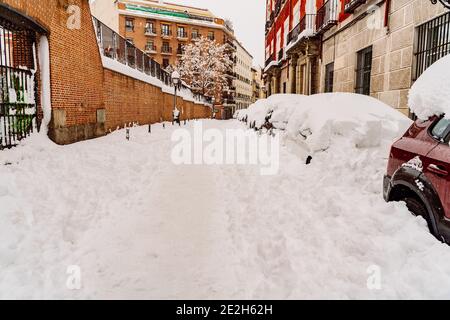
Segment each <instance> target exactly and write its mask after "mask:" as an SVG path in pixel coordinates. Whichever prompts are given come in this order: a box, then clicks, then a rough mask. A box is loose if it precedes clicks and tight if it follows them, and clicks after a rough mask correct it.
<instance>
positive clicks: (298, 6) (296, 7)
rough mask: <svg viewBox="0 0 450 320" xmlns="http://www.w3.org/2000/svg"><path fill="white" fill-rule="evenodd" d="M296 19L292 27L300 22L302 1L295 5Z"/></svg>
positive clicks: (294, 14) (294, 13)
mask: <svg viewBox="0 0 450 320" xmlns="http://www.w3.org/2000/svg"><path fill="white" fill-rule="evenodd" d="M292 14H293V16H294V19H293V21H292V27H294V28H295V27H296V26H297V25H298V24H299V23H300V1H299V2H297V4H296V5H295V6H294V11H293V12H292Z"/></svg>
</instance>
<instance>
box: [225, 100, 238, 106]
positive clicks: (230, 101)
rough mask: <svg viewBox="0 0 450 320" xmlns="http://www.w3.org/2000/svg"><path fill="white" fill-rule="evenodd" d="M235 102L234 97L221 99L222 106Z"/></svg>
mask: <svg viewBox="0 0 450 320" xmlns="http://www.w3.org/2000/svg"><path fill="white" fill-rule="evenodd" d="M235 104H236V100H234V99H224V100H223V105H224V106H232V105H235Z"/></svg>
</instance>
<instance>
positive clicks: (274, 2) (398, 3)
mask: <svg viewBox="0 0 450 320" xmlns="http://www.w3.org/2000/svg"><path fill="white" fill-rule="evenodd" d="M449 27H450V13H448V11H446V10H445V8H444V7H443V6H442V5H441V4H439V3H438V4H436V5H434V4H432V2H431V1H428V0H328V1H322V0H268V1H267V22H266V59H267V60H266V66H265V73H264V76H265V81H266V86H267V89H268V93H269V94H274V93H283V92H286V93H298V94H314V93H320V92H355V93H360V94H365V95H370V96H373V97H375V98H378V99H380V100H381V101H383V102H385V103H387V104H388V105H391V106H392V107H394V108H396V109H398V110H400V111H402V112H403V113H405V114H409V109H408V106H407V97H408V92H409V89H410V88H411V86H412V84H413V82H414V81H415V79H417V77H418V76H420V74H421V73H422V72H423V71H424V70H425V69H426V68H427V67H428V66H430V65H431V64H432V63H433V62H434V61H436V60H437V59H439V58H440V57H442V56H444V55H446V54H448V53H450V50H449V49H450V33H449V32H448V31H447V30H449Z"/></svg>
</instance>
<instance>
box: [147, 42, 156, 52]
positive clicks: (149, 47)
mask: <svg viewBox="0 0 450 320" xmlns="http://www.w3.org/2000/svg"><path fill="white" fill-rule="evenodd" d="M145 50H146V51H156V47H155V43H154V42H153V40H150V41H147V45H146V46H145Z"/></svg>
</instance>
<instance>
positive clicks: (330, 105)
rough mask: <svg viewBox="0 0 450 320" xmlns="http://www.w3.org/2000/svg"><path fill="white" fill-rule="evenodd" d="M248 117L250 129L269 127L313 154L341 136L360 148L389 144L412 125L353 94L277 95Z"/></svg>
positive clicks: (381, 105) (261, 102)
mask: <svg viewBox="0 0 450 320" xmlns="http://www.w3.org/2000/svg"><path fill="white" fill-rule="evenodd" d="M245 115H246V116H247V118H248V121H247V124H248V125H249V126H250V127H256V128H261V127H263V126H264V125H267V123H269V124H270V125H271V126H273V127H274V128H277V129H282V130H285V131H286V136H287V137H288V138H291V139H294V140H298V141H300V142H302V143H303V144H304V145H305V146H306V148H307V149H308V150H309V151H310V152H317V151H321V150H326V149H328V148H329V147H330V145H331V144H332V143H333V140H335V137H339V136H341V137H345V138H346V139H347V140H348V142H349V143H351V144H352V145H353V146H354V147H357V148H365V147H377V146H380V145H381V144H382V143H383V141H386V142H387V143H389V144H390V143H391V142H392V141H393V140H394V139H395V138H396V137H398V136H400V135H401V134H403V133H404V132H405V130H406V129H407V128H408V127H409V126H410V125H411V120H410V119H408V118H407V117H406V116H405V115H403V114H401V113H400V112H398V111H396V110H395V109H393V108H392V107H390V106H388V105H386V104H384V103H382V102H381V101H379V100H377V99H375V98H372V97H368V96H363V95H358V94H352V93H326V94H317V95H313V96H302V95H274V96H271V97H269V98H268V99H265V100H259V101H257V102H256V103H255V104H253V105H252V106H250V107H249V109H248V110H247V111H246V113H245Z"/></svg>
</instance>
